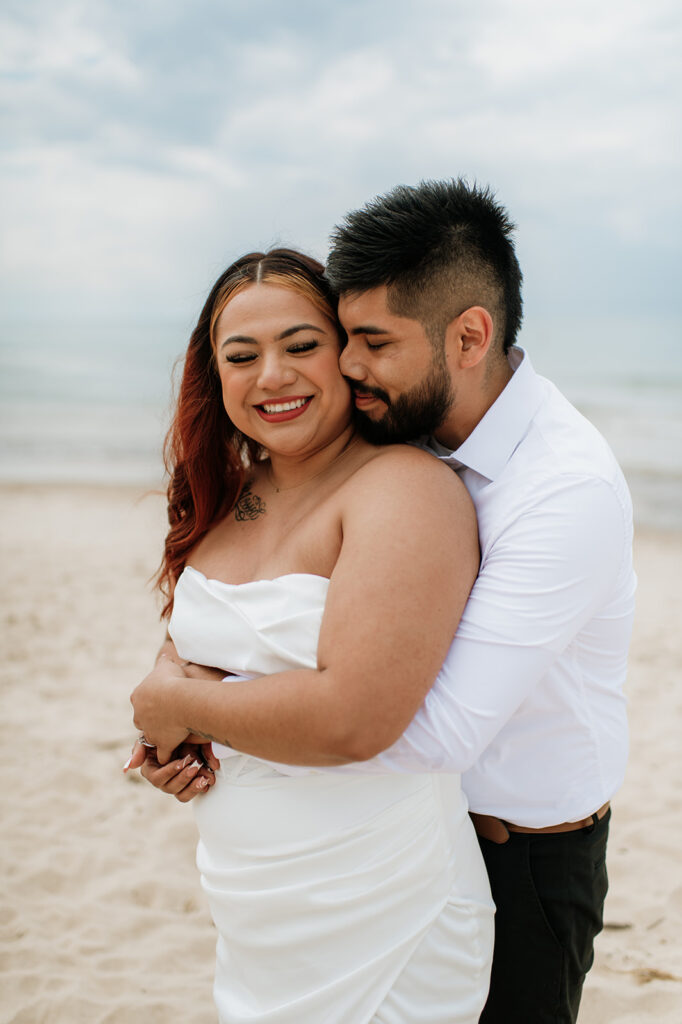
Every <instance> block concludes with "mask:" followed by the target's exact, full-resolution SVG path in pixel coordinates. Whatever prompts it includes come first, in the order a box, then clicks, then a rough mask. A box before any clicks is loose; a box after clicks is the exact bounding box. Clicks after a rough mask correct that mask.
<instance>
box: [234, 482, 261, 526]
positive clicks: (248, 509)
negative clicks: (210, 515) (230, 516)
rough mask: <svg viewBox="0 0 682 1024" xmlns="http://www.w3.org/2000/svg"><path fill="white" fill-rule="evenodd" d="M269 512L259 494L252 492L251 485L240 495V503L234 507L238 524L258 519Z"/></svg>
mask: <svg viewBox="0 0 682 1024" xmlns="http://www.w3.org/2000/svg"><path fill="white" fill-rule="evenodd" d="M266 511H267V508H266V505H265V502H264V501H263V499H262V498H259V497H258V495H257V494H253V492H252V491H251V484H250V483H248V484H246V486H245V487H244V490H243V491H242V493H241V494H240V495H239V501H238V502H237V504H236V505H235V506H234V518H235V519H236V520H237V522H238V523H243V522H244V520H246V519H257V518H258V516H261V515H263V514H264V513H265V512H266Z"/></svg>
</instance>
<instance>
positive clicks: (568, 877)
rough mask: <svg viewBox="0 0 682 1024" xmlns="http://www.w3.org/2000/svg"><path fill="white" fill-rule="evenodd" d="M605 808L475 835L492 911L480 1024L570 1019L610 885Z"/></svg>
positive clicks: (568, 1023) (567, 1022)
mask: <svg viewBox="0 0 682 1024" xmlns="http://www.w3.org/2000/svg"><path fill="white" fill-rule="evenodd" d="M610 817H611V811H610V810H609V811H607V813H606V814H605V815H604V817H603V818H602V819H601V821H599V822H597V824H596V825H589V826H588V827H587V828H584V829H579V830H578V831H576V832H561V833H557V834H554V835H552V834H549V835H538V834H535V835H533V834H528V835H526V834H523V833H518V832H516V833H514V832H512V833H511V834H510V837H509V841H508V842H506V843H503V844H500V845H498V844H496V843H493V842H491V841H490V840H489V839H482V838H481V837H480V836H479V843H480V846H481V851H482V853H483V857H484V860H485V863H486V867H487V869H488V876H489V878H490V886H491V889H492V894H493V899H494V900H495V905H496V907H497V912H496V915H495V953H494V956H493V969H492V978H491V983H490V993H489V995H488V1001H487V1003H486V1005H485V1009H484V1010H483V1014H482V1015H481V1018H480V1021H481V1024H574V1022H575V1021H576V1020H577V1017H578V1006H579V1004H580V996H581V994H582V988H583V982H584V980H585V975H586V974H587V972H588V971H589V969H590V967H591V966H592V961H593V959H594V952H593V943H594V938H595V936H596V935H597V934H598V933H599V932H600V931H601V929H602V924H603V916H602V914H603V907H604V898H605V896H606V891H607V889H608V878H607V875H606V842H607V839H608V832H609V819H610Z"/></svg>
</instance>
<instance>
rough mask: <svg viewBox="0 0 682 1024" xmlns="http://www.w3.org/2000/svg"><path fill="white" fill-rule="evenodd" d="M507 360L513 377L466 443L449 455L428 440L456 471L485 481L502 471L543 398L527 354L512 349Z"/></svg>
mask: <svg viewBox="0 0 682 1024" xmlns="http://www.w3.org/2000/svg"><path fill="white" fill-rule="evenodd" d="M507 358H508V359H509V365H510V366H511V368H512V370H513V373H512V376H511V378H510V380H509V382H508V384H507V386H506V387H505V389H504V391H502V393H501V394H500V395H499V396H498V398H497V399H496V400H495V401H494V402H493V404H492V405H491V406H490V408H489V409H488V411H487V412H486V414H485V416H483V418H482V419H481V420H480V421H479V423H478V424H477V425H476V426H475V427H474V429H473V430H472V432H471V433H470V434H469V436H468V437H467V439H466V441H464V442H462V444H461V445H460V446H459V448H456V449H455V450H454V452H451V451H450V449H449V448H445V447H444V446H443V445H442V444H439V442H438V441H436V439H435V438H431V439H430V440H429V447H430V448H431V450H432V451H434V452H435V454H436V455H438V456H439V457H440V458H441V459H443V460H444V461H446V462H448V463H449V464H450V465H452V466H453V467H454V468H455V469H458V468H459V467H460V466H464V467H466V468H468V469H473V470H474V471H475V472H476V473H479V474H480V475H481V476H484V477H485V478H486V479H487V480H495V479H496V477H498V476H499V474H500V473H501V472H502V470H503V469H504V467H505V466H506V464H507V462H508V461H509V459H510V458H511V456H512V455H513V453H514V451H515V450H516V448H517V447H518V445H519V443H520V442H521V440H522V439H523V438H524V436H525V434H526V432H527V430H528V427H529V425H530V422H531V420H532V419H533V417H534V416H535V413H536V412H537V410H538V407H539V405H540V403H541V402H542V399H543V389H542V380H541V378H540V377H539V376H538V375H537V373H536V372H535V370H534V369H533V366H532V364H531V361H530V358H529V357H528V354H527V353H526V352H524V350H523V349H522V348H518V347H517V346H513V347H512V348H510V349H509V352H508V353H507Z"/></svg>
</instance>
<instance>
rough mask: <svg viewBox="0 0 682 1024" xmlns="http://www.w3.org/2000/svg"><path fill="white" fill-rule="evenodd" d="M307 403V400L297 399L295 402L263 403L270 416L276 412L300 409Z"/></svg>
mask: <svg viewBox="0 0 682 1024" xmlns="http://www.w3.org/2000/svg"><path fill="white" fill-rule="evenodd" d="M307 401H308V399H307V398H297V399H296V401H295V402H263V408H264V409H265V411H266V412H267V413H270V414H272V413H276V412H290V411H291V410H292V409H300V408H301V406H302V405H305V404H306V402H307Z"/></svg>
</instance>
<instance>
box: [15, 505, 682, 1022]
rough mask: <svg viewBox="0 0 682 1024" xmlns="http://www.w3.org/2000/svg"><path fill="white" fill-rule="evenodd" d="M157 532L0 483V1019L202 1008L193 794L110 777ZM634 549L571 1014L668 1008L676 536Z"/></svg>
mask: <svg viewBox="0 0 682 1024" xmlns="http://www.w3.org/2000/svg"><path fill="white" fill-rule="evenodd" d="M163 533H164V514H163V502H162V500H161V499H160V498H159V497H158V496H154V495H151V496H148V497H146V498H142V499H140V495H139V493H138V492H135V491H133V490H130V489H123V488H84V487H67V486H64V487H57V486H49V487H47V486H45V487H43V486H35V487H28V486H26V487H4V488H2V489H1V490H0V536H1V538H2V539H1V541H0V543H1V545H2V555H1V564H2V570H3V580H4V585H3V587H2V591H1V593H0V603H1V605H2V607H1V612H0V614H1V619H2V624H3V625H2V639H3V646H2V651H3V658H2V664H3V670H2V674H1V679H2V684H1V687H0V694H1V697H0V716H1V718H0V720H1V721H2V726H3V728H2V732H3V736H4V760H5V779H4V785H3V787H2V804H3V830H2V832H3V839H2V844H1V853H0V857H1V864H2V873H3V877H4V885H3V896H2V913H1V914H0V976H1V977H2V982H1V987H0V1024H9V1022H12V1024H41V1022H49V1024H81V1022H82V1024H129V1022H130V1021H131V1020H136V1021H145V1024H169V1022H171V1021H182V1022H183V1024H206V1022H210V1021H214V1020H215V1014H214V1011H213V1004H212V998H211V980H212V971H213V947H214V931H213V926H212V924H211V921H210V919H209V916H208V912H207V909H206V905H205V902H204V898H203V895H202V893H201V889H200V887H199V882H198V876H197V873H196V870H195V867H194V845H195V832H194V824H193V820H192V811H191V807H187V806H182V805H180V804H178V803H177V802H176V801H174V800H172V799H171V798H168V797H166V796H164V795H162V794H160V793H158V792H156V791H155V790H153V789H152V788H151V787H150V786H148V785H147V784H146V783H145V782H143V781H141V780H140V779H139V777H138V776H137V774H132V773H131V774H128V775H126V776H124V775H123V774H122V772H121V766H122V764H123V762H124V760H125V759H126V757H127V755H128V753H129V748H130V744H131V740H132V737H133V735H134V729H133V727H132V723H131V720H130V710H129V703H128V694H129V691H130V689H131V688H132V686H133V685H134V684H135V683H136V682H137V681H138V680H139V679H140V678H141V677H142V676H143V675H144V674H145V673H146V672H147V671H148V668H149V666H150V664H151V661H152V659H153V655H154V653H155V650H156V648H157V646H158V644H159V643H160V640H161V637H162V635H163V628H162V627H161V625H160V624H159V620H158V613H157V604H156V601H155V599H154V597H153V596H152V594H151V592H150V589H149V588H148V586H147V579H148V577H149V576H150V574H151V573H152V572H153V570H154V568H155V563H156V560H157V555H158V552H159V549H160V542H161V538H162V536H163ZM636 563H637V569H638V573H639V577H640V590H639V602H638V616H637V622H636V628H635V635H634V641H633V648H632V658H631V670H630V677H629V684H628V692H629V696H630V708H631V721H632V756H631V762H630V767H629V771H628V776H627V779H626V783H625V786H624V787H623V790H622V792H621V793H620V794H618V796H617V798H616V800H615V801H614V817H613V826H612V834H611V841H610V853H609V870H610V877H611V890H610V893H609V897H608V901H607V906H606V922H607V925H606V928H605V931H604V933H603V934H602V935H601V936H600V938H599V940H598V945H597V951H596V962H595V967H594V969H593V971H592V973H591V975H590V977H589V979H588V984H587V987H586V992H585V996H584V999H583V1006H582V1010H581V1015H580V1021H581V1024H604V1022H622V1024H635V1022H640V1021H658V1022H670V1024H673V1022H674V1024H677V1022H678V1021H679V1020H680V1019H681V1016H682V1009H681V1008H682V877H681V872H680V868H679V864H680V859H681V858H680V853H679V849H680V838H681V831H682V817H681V816H680V813H679V812H680V803H681V798H680V795H679V779H680V774H681V773H680V761H681V756H680V749H681V744H680V739H679V737H680V732H681V730H682V690H681V689H680V678H681V676H682V671H681V670H682V630H681V629H680V623H681V622H682V598H681V597H680V587H679V585H678V581H679V580H680V579H681V578H682V535H679V534H675V533H668V534H664V533H654V532H647V531H644V530H642V531H639V532H638V535H637V538H636Z"/></svg>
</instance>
